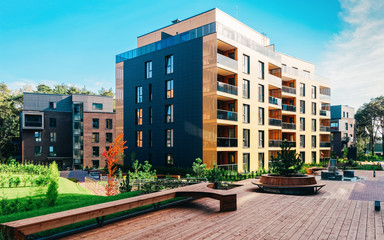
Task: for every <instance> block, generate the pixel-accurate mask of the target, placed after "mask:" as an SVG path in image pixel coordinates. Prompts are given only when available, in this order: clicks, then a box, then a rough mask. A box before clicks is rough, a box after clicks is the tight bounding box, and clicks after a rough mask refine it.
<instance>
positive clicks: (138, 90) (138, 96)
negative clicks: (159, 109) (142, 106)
mask: <svg viewBox="0 0 384 240" xmlns="http://www.w3.org/2000/svg"><path fill="white" fill-rule="evenodd" d="M142 102H143V86H139V87H136V103H142Z"/></svg>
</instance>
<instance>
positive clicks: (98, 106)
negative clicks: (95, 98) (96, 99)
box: [92, 103, 103, 110]
mask: <svg viewBox="0 0 384 240" xmlns="http://www.w3.org/2000/svg"><path fill="white" fill-rule="evenodd" d="M92 109H93V110H103V104H102V103H92Z"/></svg>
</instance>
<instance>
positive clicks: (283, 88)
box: [281, 86, 296, 94]
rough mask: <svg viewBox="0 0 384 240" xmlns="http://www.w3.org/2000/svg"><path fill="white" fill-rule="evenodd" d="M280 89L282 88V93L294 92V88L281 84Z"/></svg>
mask: <svg viewBox="0 0 384 240" xmlns="http://www.w3.org/2000/svg"><path fill="white" fill-rule="evenodd" d="M281 90H282V91H283V92H284V93H289V94H296V88H291V87H287V86H283V87H282V88H281Z"/></svg>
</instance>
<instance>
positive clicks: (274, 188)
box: [253, 182, 325, 194]
mask: <svg viewBox="0 0 384 240" xmlns="http://www.w3.org/2000/svg"><path fill="white" fill-rule="evenodd" d="M253 184H255V185H256V186H258V187H259V188H260V189H261V190H267V191H268V192H273V193H284V194H314V193H317V192H318V191H319V190H320V189H321V188H322V187H324V186H325V184H311V185H271V184H264V183H256V182H253Z"/></svg>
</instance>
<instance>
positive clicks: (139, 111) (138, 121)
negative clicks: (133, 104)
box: [136, 108, 143, 125]
mask: <svg viewBox="0 0 384 240" xmlns="http://www.w3.org/2000/svg"><path fill="white" fill-rule="evenodd" d="M136 125H143V109H142V108H138V109H136Z"/></svg>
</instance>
